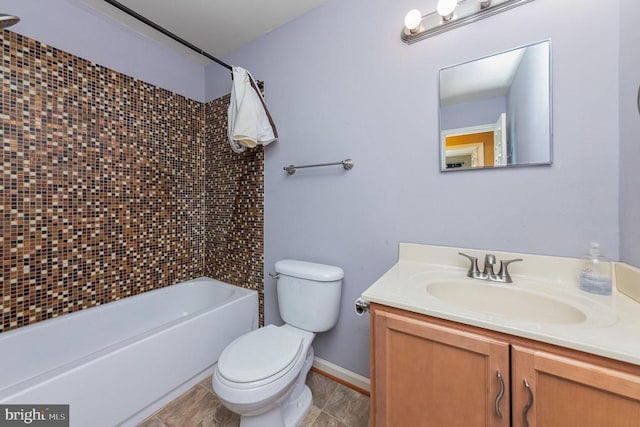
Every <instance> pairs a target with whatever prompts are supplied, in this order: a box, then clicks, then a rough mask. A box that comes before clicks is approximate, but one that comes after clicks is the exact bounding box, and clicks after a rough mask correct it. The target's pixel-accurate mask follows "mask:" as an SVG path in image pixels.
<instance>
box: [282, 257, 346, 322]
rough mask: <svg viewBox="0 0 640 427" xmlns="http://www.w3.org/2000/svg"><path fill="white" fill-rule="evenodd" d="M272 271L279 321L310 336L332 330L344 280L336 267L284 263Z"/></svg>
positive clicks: (304, 263) (295, 261)
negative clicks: (276, 293)
mask: <svg viewBox="0 0 640 427" xmlns="http://www.w3.org/2000/svg"><path fill="white" fill-rule="evenodd" d="M275 269H276V273H278V274H279V278H278V285H277V292H278V305H279V307H280V316H281V317H282V320H284V321H285V322H286V323H287V324H289V325H291V326H295V327H296V328H300V329H304V330H305V331H310V332H324V331H328V330H329V329H331V328H333V327H334V326H335V324H336V322H337V321H338V312H339V310H340V295H341V293H342V278H343V277H344V271H342V269H341V268H340V267H334V266H332V265H324V264H316V263H313V262H306V261H297V260H292V259H285V260H281V261H278V262H276V266H275Z"/></svg>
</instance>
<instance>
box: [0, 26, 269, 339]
mask: <svg viewBox="0 0 640 427" xmlns="http://www.w3.org/2000/svg"><path fill="white" fill-rule="evenodd" d="M0 52H1V53H0V54H1V55H2V56H1V60H2V63H1V64H0V65H1V66H0V82H1V85H2V98H0V123H1V125H0V140H1V141H2V144H3V149H2V151H1V152H0V219H1V221H0V250H1V251H2V252H1V257H2V276H1V277H2V279H1V280H2V283H1V291H0V313H2V322H0V332H1V331H7V330H10V329H15V328H17V327H20V326H24V325H27V324H30V323H34V322H37V321H40V320H43V319H48V318H51V317H55V316H58V315H61V314H64V313H70V312H74V311H78V310H81V309H83V308H88V307H92V306H95V305H99V304H103V303H106V302H110V301H114V300H117V299H120V298H124V297H127V296H130V295H136V294H139V293H142V292H145V291H148V290H151V289H155V288H159V287H164V286H168V285H172V284H175V283H178V282H182V281H184V280H188V279H192V278H195V277H199V276H202V275H205V274H209V275H212V276H213V277H216V278H219V279H221V280H225V278H224V277H223V276H222V275H218V272H220V271H227V269H224V268H223V267H222V266H221V265H219V263H212V262H211V259H212V257H211V256H210V255H209V254H208V252H209V253H210V252H211V251H212V250H213V248H214V247H215V245H217V244H218V243H217V242H211V241H207V239H209V240H211V239H212V238H213V235H212V234H211V233H210V232H206V233H205V230H209V229H210V228H211V227H212V226H213V227H225V226H232V227H233V230H222V232H223V233H224V234H225V235H226V236H227V241H232V240H233V238H232V237H231V238H230V237H229V236H233V233H234V232H235V231H236V230H240V231H242V232H243V233H244V234H243V235H242V238H241V239H239V240H238V242H242V243H243V244H246V242H250V241H253V239H258V240H259V244H256V245H250V244H248V245H247V247H249V248H251V249H250V250H259V251H260V253H259V254H258V255H257V257H258V258H260V259H262V218H261V217H260V218H255V217H253V216H252V217H251V221H253V222H252V224H251V225H250V226H249V227H246V226H244V225H243V224H239V223H236V222H226V220H222V221H218V222H215V224H213V225H211V224H209V222H210V221H212V220H214V219H215V218H217V217H216V216H215V215H211V214H210V213H209V212H208V209H211V208H212V207H214V205H217V204H218V202H216V203H213V199H212V195H211V193H210V192H211V189H213V188H217V187H218V184H217V182H216V181H215V180H216V179H218V178H219V177H225V176H227V177H233V176H242V177H244V178H246V179H250V180H256V181H259V182H258V184H257V185H255V186H253V188H258V189H259V191H262V190H261V189H262V167H263V166H262V154H261V153H256V154H255V155H254V156H255V157H256V159H258V160H257V161H256V162H245V161H244V159H243V160H242V162H241V165H242V166H240V170H238V169H237V168H238V166H237V165H236V164H235V163H234V158H233V152H232V151H231V149H230V148H229V149H228V150H227V151H228V152H227V153H225V154H224V155H223V154H221V153H218V154H216V156H218V157H216V159H218V158H223V157H224V156H227V157H228V158H229V159H228V163H224V162H221V163H220V165H218V164H217V160H214V159H212V158H210V156H213V155H214V152H217V151H219V150H218V148H215V149H214V148H212V146H211V144H212V142H211V140H210V134H211V130H210V129H212V128H214V127H217V126H216V124H215V123H211V122H208V123H206V124H205V118H207V119H211V117H213V118H214V119H217V120H223V117H222V115H221V114H217V115H216V114H213V112H214V111H218V110H216V105H218V104H219V101H214V102H212V103H209V104H202V103H199V102H197V101H193V100H189V99H187V98H185V97H182V96H180V95H176V94H174V93H172V92H169V91H166V90H164V89H160V88H157V87H155V86H153V85H150V84H147V83H144V82H142V81H139V80H136V79H134V78H131V77H128V76H125V75H123V74H120V73H118V72H115V71H113V70H109V69H107V68H104V67H101V66H99V65H96V64H94V63H91V62H89V61H86V60H83V59H81V58H78V57H76V56H73V55H71V54H68V53H65V52H62V51H60V50H57V49H55V48H52V47H50V46H47V45H44V44H41V43H39V42H37V41H34V40H32V39H29V38H26V37H22V36H20V35H17V34H15V33H12V32H9V31H6V30H4V31H2V32H1V34H0ZM227 102H228V101H227ZM214 142H215V141H214ZM227 146H228V144H227ZM214 147H219V149H220V150H221V148H222V144H218V143H217V142H216V143H215V144H214ZM245 157H249V156H245ZM225 167H228V168H229V170H228V171H225V170H224V168H225ZM218 168H223V169H220V170H219V169H218ZM245 168H254V169H252V170H253V172H249V171H248V170H245ZM213 170H215V171H216V172H215V174H213V173H212V171H213ZM258 175H259V177H258ZM222 185H223V187H222V188H223V189H222V190H221V191H216V196H215V197H218V196H219V195H220V194H222V195H224V194H226V193H225V191H227V190H228V191H229V192H233V191H234V190H233V189H232V188H230V187H224V185H227V184H226V183H225V184H222ZM225 189H227V190H225ZM233 194H234V195H233V196H232V197H233V200H234V202H235V201H237V202H238V203H240V205H238V206H240V208H239V209H240V211H242V210H243V209H244V206H245V205H244V202H243V201H242V200H243V199H242V196H239V197H238V196H237V195H236V193H233ZM261 197H262V194H260V196H259V198H260V205H259V206H258V207H256V211H255V212H256V213H259V214H260V215H261V212H262V204H261ZM227 200H230V199H229V198H227V199H225V202H226V201H227ZM230 209H231V210H232V211H233V210H236V209H235V205H234V208H230ZM220 211H224V209H222V207H220ZM252 212H253V211H252ZM242 218H248V217H247V216H246V215H244V216H243V215H242V214H241V215H240V216H238V217H237V218H236V217H235V215H234V221H241V220H242ZM254 229H255V230H257V231H255V232H254ZM237 253H238V254H244V255H242V256H241V255H238V256H236V257H227V261H230V262H232V263H236V264H234V266H233V267H232V268H231V270H232V271H244V273H243V274H244V275H239V276H235V277H233V276H232V278H233V279H237V280H235V283H237V284H241V285H243V286H246V287H250V288H253V289H259V288H260V287H261V286H262V285H261V283H262V264H260V265H259V274H258V272H257V271H256V272H253V273H250V272H249V270H247V269H248V268H253V269H255V268H258V266H257V263H256V262H254V258H256V256H254V255H253V254H252V253H249V252H247V251H237ZM205 266H206V268H205ZM243 269H244V270H243ZM205 270H206V271H205ZM258 275H259V280H257V278H258ZM228 281H232V280H228Z"/></svg>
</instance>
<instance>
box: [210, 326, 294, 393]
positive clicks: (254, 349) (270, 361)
mask: <svg viewBox="0 0 640 427" xmlns="http://www.w3.org/2000/svg"><path fill="white" fill-rule="evenodd" d="M302 348H303V337H302V336H301V335H299V334H296V333H294V332H292V331H291V330H288V329H286V328H283V327H277V326H274V325H268V326H265V327H264V328H260V329H256V330H254V331H252V332H249V333H248V334H245V335H243V336H241V337H239V338H237V339H236V340H235V341H233V342H232V343H231V344H229V346H227V348H226V349H225V350H224V351H223V352H222V354H221V355H220V358H219V360H218V373H219V378H220V380H221V382H223V383H225V384H226V385H228V386H231V387H237V388H252V387H258V386H261V385H265V384H269V383H271V382H273V381H275V380H277V379H278V378H280V377H282V376H283V375H285V374H286V373H287V372H288V371H289V370H291V368H292V367H293V366H294V365H295V363H296V361H297V360H298V358H299V357H300V354H301V352H302Z"/></svg>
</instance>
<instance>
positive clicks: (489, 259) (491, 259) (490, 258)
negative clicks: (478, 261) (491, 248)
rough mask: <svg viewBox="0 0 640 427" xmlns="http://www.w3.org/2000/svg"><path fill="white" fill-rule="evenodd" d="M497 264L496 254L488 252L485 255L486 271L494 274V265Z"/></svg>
mask: <svg viewBox="0 0 640 427" xmlns="http://www.w3.org/2000/svg"><path fill="white" fill-rule="evenodd" d="M495 264H496V256H495V255H493V254H486V255H485V256H484V273H485V274H489V275H492V274H494V273H493V266H494V265H495Z"/></svg>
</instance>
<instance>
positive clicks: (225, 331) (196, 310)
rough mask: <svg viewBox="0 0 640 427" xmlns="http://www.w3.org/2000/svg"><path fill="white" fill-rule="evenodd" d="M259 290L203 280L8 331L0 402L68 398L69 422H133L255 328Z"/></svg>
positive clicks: (1, 338)
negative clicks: (237, 338) (242, 335)
mask: <svg viewBox="0 0 640 427" xmlns="http://www.w3.org/2000/svg"><path fill="white" fill-rule="evenodd" d="M257 319H258V297H257V293H256V292H255V291H249V290H246V289H242V288H239V287H236V286H232V285H229V284H226V283H222V282H219V281H217V280H213V279H208V278H200V279H195V280H191V281H188V282H184V283H180V284H177V285H174V286H169V287H166V288H162V289H158V290H154V291H150V292H146V293H144V294H141V295H137V296H134V297H129V298H125V299H122V300H120V301H116V302H112V303H108V304H105V305H102V306H99V307H94V308H90V309H85V310H81V311H79V312H75V313H72V314H67V315H64V316H61V317H57V318H55V319H51V320H46V321H43V322H39V323H36V324H34V325H31V326H26V327H23V328H19V329H16V330H13V331H9V332H4V333H1V334H0V403H5V404H7V403H15V404H69V405H70V421H71V426H76V427H85V426H96V427H97V426H107V427H111V426H115V425H126V426H129V425H135V424H136V423H137V422H139V421H141V420H143V419H144V418H146V417H147V416H149V415H151V414H152V413H153V412H155V411H156V410H157V409H159V408H160V407H162V406H163V405H164V404H166V403H167V402H169V401H171V400H172V399H173V398H175V397H177V396H178V395H180V394H181V393H182V392H184V391H185V390H187V389H188V388H189V387H191V386H193V385H194V384H196V383H197V382H198V381H200V380H202V379H203V378H204V377H206V376H207V375H209V374H211V373H212V372H213V368H214V365H215V363H216V362H217V361H218V357H219V356H220V353H221V352H222V350H223V349H224V348H225V347H226V345H227V344H229V343H230V342H231V341H232V340H234V339H235V338H236V337H238V336H240V335H241V334H244V333H246V332H248V331H250V330H252V329H255V328H256V327H257V323H258V320H257Z"/></svg>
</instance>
